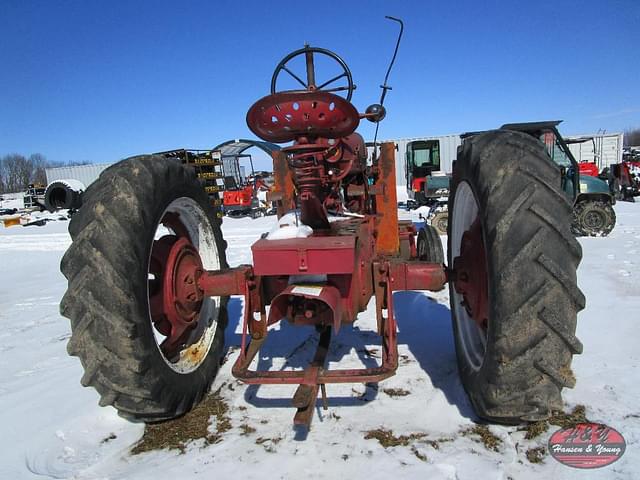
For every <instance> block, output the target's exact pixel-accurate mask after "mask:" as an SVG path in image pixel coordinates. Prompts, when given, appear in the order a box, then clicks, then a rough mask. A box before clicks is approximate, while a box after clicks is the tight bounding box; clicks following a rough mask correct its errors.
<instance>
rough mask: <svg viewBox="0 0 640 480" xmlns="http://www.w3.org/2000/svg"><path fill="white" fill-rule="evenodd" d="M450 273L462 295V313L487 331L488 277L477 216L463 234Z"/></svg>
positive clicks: (480, 226) (454, 284)
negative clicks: (463, 311) (452, 273)
mask: <svg viewBox="0 0 640 480" xmlns="http://www.w3.org/2000/svg"><path fill="white" fill-rule="evenodd" d="M453 270H454V271H455V279H454V282H453V286H454V288H455V289H456V292H458V293H459V294H460V295H462V296H463V298H464V308H465V310H466V311H467V313H468V314H469V316H470V317H471V318H473V321H474V322H476V323H477V324H478V326H479V327H480V328H481V329H483V330H484V331H486V330H487V325H488V321H489V320H488V319H489V277H488V274H487V259H486V250H485V246H484V240H483V236H482V224H481V222H480V217H477V218H476V219H475V220H474V222H473V223H472V224H471V226H470V227H469V230H467V231H466V232H464V234H463V235H462V242H461V245H460V255H459V256H457V257H456V258H454V259H453Z"/></svg>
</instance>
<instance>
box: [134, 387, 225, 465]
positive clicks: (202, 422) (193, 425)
mask: <svg viewBox="0 0 640 480" xmlns="http://www.w3.org/2000/svg"><path fill="white" fill-rule="evenodd" d="M223 387H224V385H223V386H221V387H220V388H219V389H218V390H217V391H216V392H215V393H212V394H210V395H208V396H207V397H205V398H204V399H203V400H202V402H200V404H198V405H197V406H196V407H195V408H194V409H193V410H191V411H190V412H188V413H186V414H185V415H183V416H182V417H180V418H176V419H173V420H167V421H166V422H160V423H150V424H147V425H146V426H145V429H144V435H143V436H142V438H141V439H140V441H139V442H138V443H137V444H135V445H134V446H133V448H132V449H131V453H132V454H133V455H138V454H139V453H143V452H149V451H152V450H162V449H165V448H166V449H170V450H179V451H180V453H184V452H185V450H186V446H187V444H188V443H190V442H192V441H194V440H198V439H201V438H203V439H204V441H205V445H210V444H213V443H218V442H219V441H221V440H222V434H223V433H224V432H227V431H228V430H230V429H231V420H230V419H229V417H228V416H227V412H228V411H229V406H228V405H227V403H226V401H225V400H224V398H222V395H221V394H220V391H221V390H222V388H223ZM213 416H215V417H216V425H215V427H216V428H215V432H214V433H211V432H209V425H210V420H211V417H213Z"/></svg>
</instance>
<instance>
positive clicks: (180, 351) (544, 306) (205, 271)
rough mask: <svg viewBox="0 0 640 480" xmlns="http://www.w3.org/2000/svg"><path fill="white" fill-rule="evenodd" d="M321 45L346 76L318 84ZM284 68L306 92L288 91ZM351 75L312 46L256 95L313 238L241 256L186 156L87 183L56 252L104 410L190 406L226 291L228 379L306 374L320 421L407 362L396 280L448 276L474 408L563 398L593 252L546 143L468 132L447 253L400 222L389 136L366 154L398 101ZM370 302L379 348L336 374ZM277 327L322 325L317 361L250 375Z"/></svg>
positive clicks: (307, 395) (214, 367)
mask: <svg viewBox="0 0 640 480" xmlns="http://www.w3.org/2000/svg"><path fill="white" fill-rule="evenodd" d="M318 57H325V60H327V59H329V60H333V61H335V62H336V64H337V65H338V66H339V67H340V69H341V72H340V73H339V74H338V75H337V76H334V77H333V78H329V79H327V80H326V81H324V80H321V79H320V77H319V76H318V75H317V72H316V69H315V66H314V62H315V59H317V58H318ZM292 59H298V60H300V59H302V60H304V65H305V69H306V72H305V73H306V75H305V74H301V73H300V72H297V73H295V72H294V70H293V69H292V68H290V66H289V65H288V64H289V61H290V60H292ZM283 75H290V76H292V77H295V79H296V80H297V81H298V82H299V83H300V84H301V88H300V89H298V90H288V91H278V89H277V85H278V81H279V80H280V79H281V78H280V77H281V76H283ZM303 78H305V80H303ZM338 81H342V82H344V83H343V84H342V85H338V86H336V82H338ZM385 88H388V87H386V80H385ZM354 89H355V85H354V84H353V81H352V76H351V72H350V70H349V68H348V67H347V65H346V63H345V62H344V61H343V60H342V59H341V58H340V57H338V55H336V54H335V53H333V52H331V51H328V50H325V49H321V48H316V47H309V46H305V47H304V48H302V49H300V50H297V51H294V52H292V53H291V54H289V55H288V56H286V57H285V58H284V59H283V60H282V61H281V62H280V64H279V65H278V67H277V68H276V70H275V72H274V74H273V78H272V82H271V93H270V94H269V95H267V96H266V97H264V98H262V99H260V100H258V101H257V102H256V103H254V104H253V106H251V108H250V109H249V111H248V113H247V124H248V126H249V128H250V129H251V130H252V131H253V132H254V133H255V134H256V135H257V136H258V137H260V138H262V139H264V140H266V141H269V142H275V143H288V144H289V145H288V146H286V147H284V148H283V149H282V150H281V151H280V152H277V153H275V154H274V176H275V184H274V187H273V190H272V192H271V198H272V200H274V201H276V202H277V206H278V215H279V217H282V216H283V215H285V214H287V213H288V214H290V215H293V216H295V217H296V218H297V221H298V224H299V226H301V225H304V226H306V227H305V228H306V230H305V231H306V232H307V234H306V236H304V237H300V236H295V238H293V237H292V238H280V239H271V238H269V236H263V238H261V239H259V240H257V241H256V242H255V243H254V244H253V245H252V247H251V250H252V254H253V265H241V266H238V267H234V268H229V266H228V265H227V261H226V257H225V250H226V247H227V244H226V242H225V241H224V239H223V237H222V232H221V229H220V225H221V219H219V218H218V217H217V216H216V213H215V211H214V210H213V209H212V207H211V205H210V202H209V201H208V199H207V196H206V194H205V192H204V191H203V189H202V187H201V185H200V184H199V183H198V181H197V179H196V177H195V176H194V173H193V172H192V170H191V169H190V167H188V166H184V165H182V164H181V163H180V162H178V161H176V160H175V159H169V158H166V157H163V156H149V155H143V156H138V157H132V158H129V159H127V160H123V161H122V162H119V163H117V164H115V165H113V166H112V167H110V168H109V169H107V170H105V171H104V172H103V174H102V175H101V177H100V179H99V180H98V181H97V182H95V183H94V184H93V185H92V186H91V187H90V188H89V189H88V190H87V192H86V194H85V200H84V202H85V203H84V205H83V208H82V209H81V210H80V212H79V213H78V214H77V215H76V216H74V218H73V219H72V221H71V225H70V228H69V230H70V233H71V236H72V239H73V244H72V245H71V247H70V248H69V250H68V251H67V252H66V254H65V255H64V258H63V260H62V265H61V269H62V272H63V273H64V275H65V276H66V277H67V279H68V281H69V287H68V290H67V292H66V294H65V296H64V298H63V300H62V303H61V312H62V314H63V315H65V316H66V317H68V318H69V319H70V320H71V327H72V336H71V339H70V341H69V344H68V351H69V353H70V354H71V355H74V356H78V357H79V358H80V360H81V362H82V365H83V367H84V370H85V373H84V376H83V377H82V384H83V385H85V386H93V387H94V388H95V389H96V390H97V391H98V393H99V394H100V397H101V400H100V404H101V405H112V406H113V407H114V408H116V409H117V411H118V412H119V414H120V415H122V416H123V417H125V418H128V419H130V420H133V421H144V422H156V421H159V420H164V419H170V418H173V417H176V416H179V415H182V414H184V413H185V412H187V411H188V410H190V409H191V408H192V407H193V406H194V405H195V404H196V403H197V402H199V401H200V400H201V399H202V398H203V396H204V395H206V394H207V392H208V391H209V388H210V385H211V383H212V381H213V380H214V378H215V376H216V373H217V371H218V368H219V366H220V362H221V359H222V356H223V341H224V329H225V327H226V325H227V311H226V305H227V298H228V297H229V296H230V295H241V296H242V297H243V298H244V316H243V318H242V335H241V345H240V351H239V354H238V355H237V357H236V358H235V363H234V365H233V369H232V372H233V375H234V376H235V377H237V378H238V379H240V380H242V381H244V382H245V383H249V384H292V385H298V387H297V390H296V392H295V395H294V396H293V399H292V405H293V406H294V407H295V408H296V409H297V412H296V414H295V417H294V422H295V423H296V424H299V425H303V426H308V425H309V424H310V422H311V419H312V416H313V412H314V405H315V404H316V401H317V398H318V396H319V395H320V396H322V397H323V398H326V395H327V392H326V386H327V385H328V384H332V383H345V382H357V383H369V382H380V381H382V380H384V379H386V378H388V377H390V376H392V375H394V374H395V373H396V369H397V367H398V337H397V326H396V319H395V316H394V301H395V299H394V292H397V291H400V290H431V291H437V290H442V289H443V288H445V287H446V286H447V284H448V286H449V291H450V298H451V313H452V320H453V333H454V336H455V344H456V349H457V355H458V363H459V368H460V375H461V378H462V382H463V384H464V386H465V389H466V391H467V392H468V394H469V397H470V399H471V402H472V403H473V405H474V407H475V409H476V411H477V413H478V415H480V416H481V417H483V418H486V419H489V420H492V421H496V422H502V423H515V424H517V423H521V422H526V421H535V420H540V419H543V418H546V417H547V416H549V415H550V413H551V412H552V411H553V410H555V409H560V408H561V407H562V401H561V395H560V392H561V390H562V388H563V387H571V386H573V384H574V383H575V379H574V377H573V375H572V373H571V369H570V365H571V360H572V356H573V354H576V353H580V352H581V351H582V345H581V343H580V341H579V340H578V339H577V338H576V337H575V328H576V315H577V312H578V311H579V310H580V309H581V308H583V307H584V297H583V295H582V293H581V292H580V290H579V289H578V287H577V285H576V268H577V266H578V263H579V261H580V258H581V249H580V245H579V244H578V243H577V242H576V240H575V239H574V237H573V236H572V235H571V232H570V230H569V225H570V223H571V222H570V216H571V203H570V202H569V201H568V200H567V197H566V196H565V195H564V194H563V193H562V189H561V182H560V170H559V168H558V167H557V166H556V165H555V164H554V163H553V162H551V160H550V159H549V156H548V155H547V154H546V153H545V149H544V145H543V144H542V143H541V142H539V141H538V140H537V139H535V138H533V137H532V136H531V135H527V134H525V133H520V132H517V131H509V130H496V131H490V132H486V133H482V134H479V135H476V136H474V137H473V138H470V139H468V140H467V141H465V143H464V145H463V147H461V149H460V151H459V154H458V158H457V161H456V163H455V165H454V169H453V176H452V181H451V194H450V196H449V215H450V219H449V227H448V228H449V231H448V261H447V264H446V265H445V262H444V257H443V250H442V245H441V244H440V239H439V237H438V235H437V234H436V233H435V232H434V231H433V229H432V228H431V227H429V226H427V227H426V229H425V230H421V231H420V232H417V231H416V229H415V227H414V226H413V224H412V223H409V222H402V221H399V220H398V215H397V202H396V189H395V185H396V179H395V172H396V169H395V165H394V162H395V159H394V156H395V155H394V145H393V144H392V143H383V144H382V145H381V146H380V149H379V155H377V156H376V158H374V160H373V162H372V163H371V164H369V163H368V162H367V155H366V152H367V150H366V148H365V143H364V141H363V138H362V137H361V136H360V135H359V134H358V133H356V129H357V127H358V125H359V123H360V121H361V120H363V119H367V120H370V121H372V122H379V121H380V120H382V118H383V117H384V113H385V110H384V107H383V106H382V101H381V102H380V103H378V104H373V105H371V106H369V107H368V108H367V109H366V111H365V112H364V113H360V112H358V110H357V109H356V107H355V106H354V105H353V104H352V103H351V102H350V100H351V97H352V93H353V91H354ZM384 91H385V92H386V90H384ZM339 92H340V93H341V94H343V95H344V96H341V95H340V94H339ZM382 100H384V95H383V99H382ZM114 190H115V191H117V192H118V194H117V195H114ZM371 300H373V301H374V302H375V311H376V315H377V332H378V334H379V335H380V342H381V349H382V358H381V362H380V363H379V364H378V365H377V366H370V365H363V368H357V369H351V368H349V369H345V368H337V369H330V368H327V356H328V352H329V345H330V341H331V336H332V333H334V334H339V332H340V331H342V330H345V329H351V328H353V324H354V322H355V321H356V320H357V317H358V314H359V313H360V312H362V311H364V310H365V309H366V308H367V305H368V304H369V303H370V301H371ZM428 320H429V319H428V318H425V319H424V328H425V329H428V328H429V323H428ZM282 321H285V322H289V323H291V324H293V325H312V326H314V327H315V329H316V331H317V338H318V345H317V351H316V353H315V355H314V357H313V360H312V361H311V363H310V365H309V366H307V367H306V368H304V369H297V370H296V369H294V370H277V371H276V370H256V369H255V367H254V365H255V364H254V363H253V360H254V359H255V358H256V355H257V353H258V352H259V351H260V349H261V347H262V346H263V345H264V344H265V342H266V341H267V339H268V337H269V332H270V327H271V326H272V325H274V324H276V323H278V322H282Z"/></svg>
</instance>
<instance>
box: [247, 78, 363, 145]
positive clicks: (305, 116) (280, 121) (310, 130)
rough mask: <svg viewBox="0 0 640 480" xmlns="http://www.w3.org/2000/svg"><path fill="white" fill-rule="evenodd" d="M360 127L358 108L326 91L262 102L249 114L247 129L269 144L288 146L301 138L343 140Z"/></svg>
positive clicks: (293, 93)
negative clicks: (286, 144) (284, 144)
mask: <svg viewBox="0 0 640 480" xmlns="http://www.w3.org/2000/svg"><path fill="white" fill-rule="evenodd" d="M359 123H360V115H359V114H358V111H357V110H356V108H355V107H354V106H353V105H352V104H351V103H350V102H348V101H347V100H345V99H344V98H342V97H340V96H338V95H335V94H333V93H329V92H323V91H304V90H302V91H288V92H280V93H275V94H273V95H267V96H266V97H264V98H261V99H260V100H258V101H257V102H256V103H254V104H253V106H252V107H251V108H250V109H249V111H248V112H247V125H248V126H249V129H251V131H252V132H253V133H255V134H256V135H257V136H258V137H260V138H261V139H263V140H265V141H267V142H273V143H286V142H291V141H293V140H295V139H296V138H298V137H303V136H309V137H323V138H342V137H346V136H347V135H350V134H351V133H353V132H354V131H355V130H356V128H358V125H359Z"/></svg>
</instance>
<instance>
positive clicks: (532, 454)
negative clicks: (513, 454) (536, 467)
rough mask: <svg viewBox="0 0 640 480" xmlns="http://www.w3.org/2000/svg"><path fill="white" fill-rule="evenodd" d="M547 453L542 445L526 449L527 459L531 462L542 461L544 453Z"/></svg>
mask: <svg viewBox="0 0 640 480" xmlns="http://www.w3.org/2000/svg"><path fill="white" fill-rule="evenodd" d="M546 454H547V449H546V448H544V447H535V448H530V449H529V450H527V453H526V455H527V460H529V462H531V463H542V461H543V460H544V457H545V455H546Z"/></svg>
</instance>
